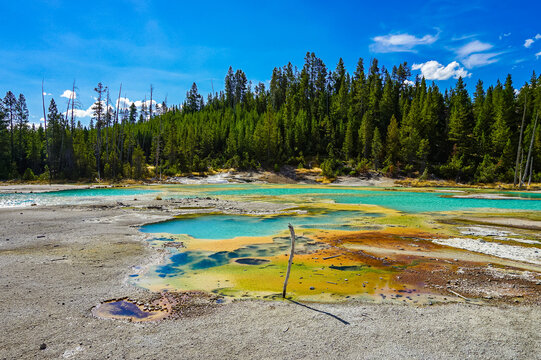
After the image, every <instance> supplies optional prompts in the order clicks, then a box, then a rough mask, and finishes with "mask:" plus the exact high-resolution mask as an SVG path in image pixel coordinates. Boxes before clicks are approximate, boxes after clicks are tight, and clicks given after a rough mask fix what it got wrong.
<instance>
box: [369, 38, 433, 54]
mask: <svg viewBox="0 0 541 360" xmlns="http://www.w3.org/2000/svg"><path fill="white" fill-rule="evenodd" d="M372 40H374V43H373V44H372V45H370V50H371V51H373V52H378V53H387V52H405V51H414V50H413V48H414V47H415V46H417V45H430V44H433V43H434V42H436V40H438V35H425V36H423V37H421V38H418V37H416V36H415V35H410V34H394V35H392V34H388V35H381V36H376V37H375V38H373V39H372Z"/></svg>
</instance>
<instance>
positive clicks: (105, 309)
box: [92, 299, 170, 322]
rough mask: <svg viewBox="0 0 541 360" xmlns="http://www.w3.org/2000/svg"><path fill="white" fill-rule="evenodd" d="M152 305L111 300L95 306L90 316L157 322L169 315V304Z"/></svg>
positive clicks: (124, 300) (125, 300)
mask: <svg viewBox="0 0 541 360" xmlns="http://www.w3.org/2000/svg"><path fill="white" fill-rule="evenodd" d="M154 303H155V304H153V305H150V304H143V303H142V302H139V303H137V302H135V301H128V300H127V299H120V300H118V299H117V300H111V301H106V302H103V303H101V304H99V305H98V306H96V307H95V308H94V309H92V314H93V315H94V316H97V317H99V318H103V319H116V320H128V321H132V322H142V321H157V320H162V319H164V318H166V317H167V316H168V315H169V313H170V306H169V303H168V302H166V301H164V302H158V303H157V304H156V302H154Z"/></svg>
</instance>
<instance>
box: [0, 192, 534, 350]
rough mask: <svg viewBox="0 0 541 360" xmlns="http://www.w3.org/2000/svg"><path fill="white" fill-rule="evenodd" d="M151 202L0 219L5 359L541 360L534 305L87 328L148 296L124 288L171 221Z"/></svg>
mask: <svg viewBox="0 0 541 360" xmlns="http://www.w3.org/2000/svg"><path fill="white" fill-rule="evenodd" d="M156 203H157V201H150V200H139V201H138V202H133V201H132V202H128V203H126V204H127V205H130V206H139V207H141V208H133V207H129V208H126V207H123V206H117V205H115V203H105V205H109V206H89V205H85V206H55V207H39V206H37V207H32V208H24V209H0V289H1V291H0V304H1V310H0V312H1V319H0V331H1V337H0V359H21V358H23V359H27V358H28V359H34V358H38V359H48V358H51V359H58V358H61V359H62V358H72V359H105V358H111V359H179V358H186V359H201V358H205V359H206V358H209V359H229V358H261V359H271V358H272V359H276V358H277V359H305V358H308V359H311V358H324V359H339V358H340V359H342V358H345V359H363V358H366V359H373V358H374V359H375V358H377V359H382V358H384V359H385V358H398V359H400V358H403V359H412V358H418V359H541V310H540V309H539V308H538V307H530V306H482V307H481V306H475V305H465V304H449V305H437V306H430V307H428V306H427V307H415V306H406V305H371V304H364V303H349V304H307V305H308V306H309V307H305V306H302V305H299V304H295V303H292V302H261V301H252V300H247V301H238V302H233V303H227V304H223V305H218V306H217V307H216V308H214V309H212V310H210V311H208V312H205V313H204V314H202V315H200V316H194V317H189V318H183V319H180V320H175V321H172V320H169V321H162V322H159V323H146V324H141V323H139V324H135V323H128V322H122V321H113V320H101V319H97V318H94V317H93V316H92V315H91V313H90V310H91V308H92V307H93V306H95V305H97V304H98V303H99V302H100V301H103V300H107V299H111V298H116V297H122V296H131V297H138V296H145V291H144V290H142V289H138V288H135V287H133V286H131V285H128V284H127V282H126V279H127V275H128V274H129V273H130V269H131V267H132V266H137V265H144V264H147V263H149V262H156V261H159V259H160V258H161V256H162V254H160V253H158V252H157V251H156V250H153V249H150V248H149V247H147V246H146V245H145V244H144V242H143V241H142V240H143V239H144V238H145V236H146V235H145V234H142V233H140V232H139V231H138V230H137V226H138V225H141V224H143V223H147V222H154V221H160V220H163V219H165V218H167V217H169V216H171V215H173V214H174V213H175V211H171V212H167V208H168V206H165V208H164V209H165V210H159V209H143V208H144V207H145V206H146V205H155V204H156ZM163 203H164V202H161V204H163ZM222 205H223V204H222ZM224 206H225V205H224ZM259 206H260V207H261V206H263V205H261V204H260V205H259ZM228 207H230V208H231V209H234V208H235V206H228ZM263 207H264V206H263ZM271 210H273V211H274V210H275V209H274V208H273V209H271ZM7 239H9V240H7ZM344 322H347V323H348V324H345V323H344ZM42 344H45V345H46V348H45V349H44V350H40V345H42Z"/></svg>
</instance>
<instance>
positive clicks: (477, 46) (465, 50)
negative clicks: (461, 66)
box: [456, 40, 492, 58]
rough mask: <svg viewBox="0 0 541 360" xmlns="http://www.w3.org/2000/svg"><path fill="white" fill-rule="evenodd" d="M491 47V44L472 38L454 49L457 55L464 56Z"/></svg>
mask: <svg viewBox="0 0 541 360" xmlns="http://www.w3.org/2000/svg"><path fill="white" fill-rule="evenodd" d="M489 49H492V44H488V43H484V42H481V41H479V40H474V41H471V42H469V43H467V44H466V45H464V46H462V47H461V48H459V49H457V50H456V53H457V55H458V56H460V57H462V58H464V57H466V56H468V55H470V54H473V53H478V52H482V51H486V50H489Z"/></svg>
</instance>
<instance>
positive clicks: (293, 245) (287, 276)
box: [282, 224, 295, 299]
mask: <svg viewBox="0 0 541 360" xmlns="http://www.w3.org/2000/svg"><path fill="white" fill-rule="evenodd" d="M288 227H289V233H290V235H291V253H290V254H289V261H288V263H287V273H286V278H285V280H284V290H283V291H282V298H284V299H285V297H286V290H287V281H288V280H289V273H290V272H291V264H293V255H294V254H295V230H293V226H291V224H288Z"/></svg>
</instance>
